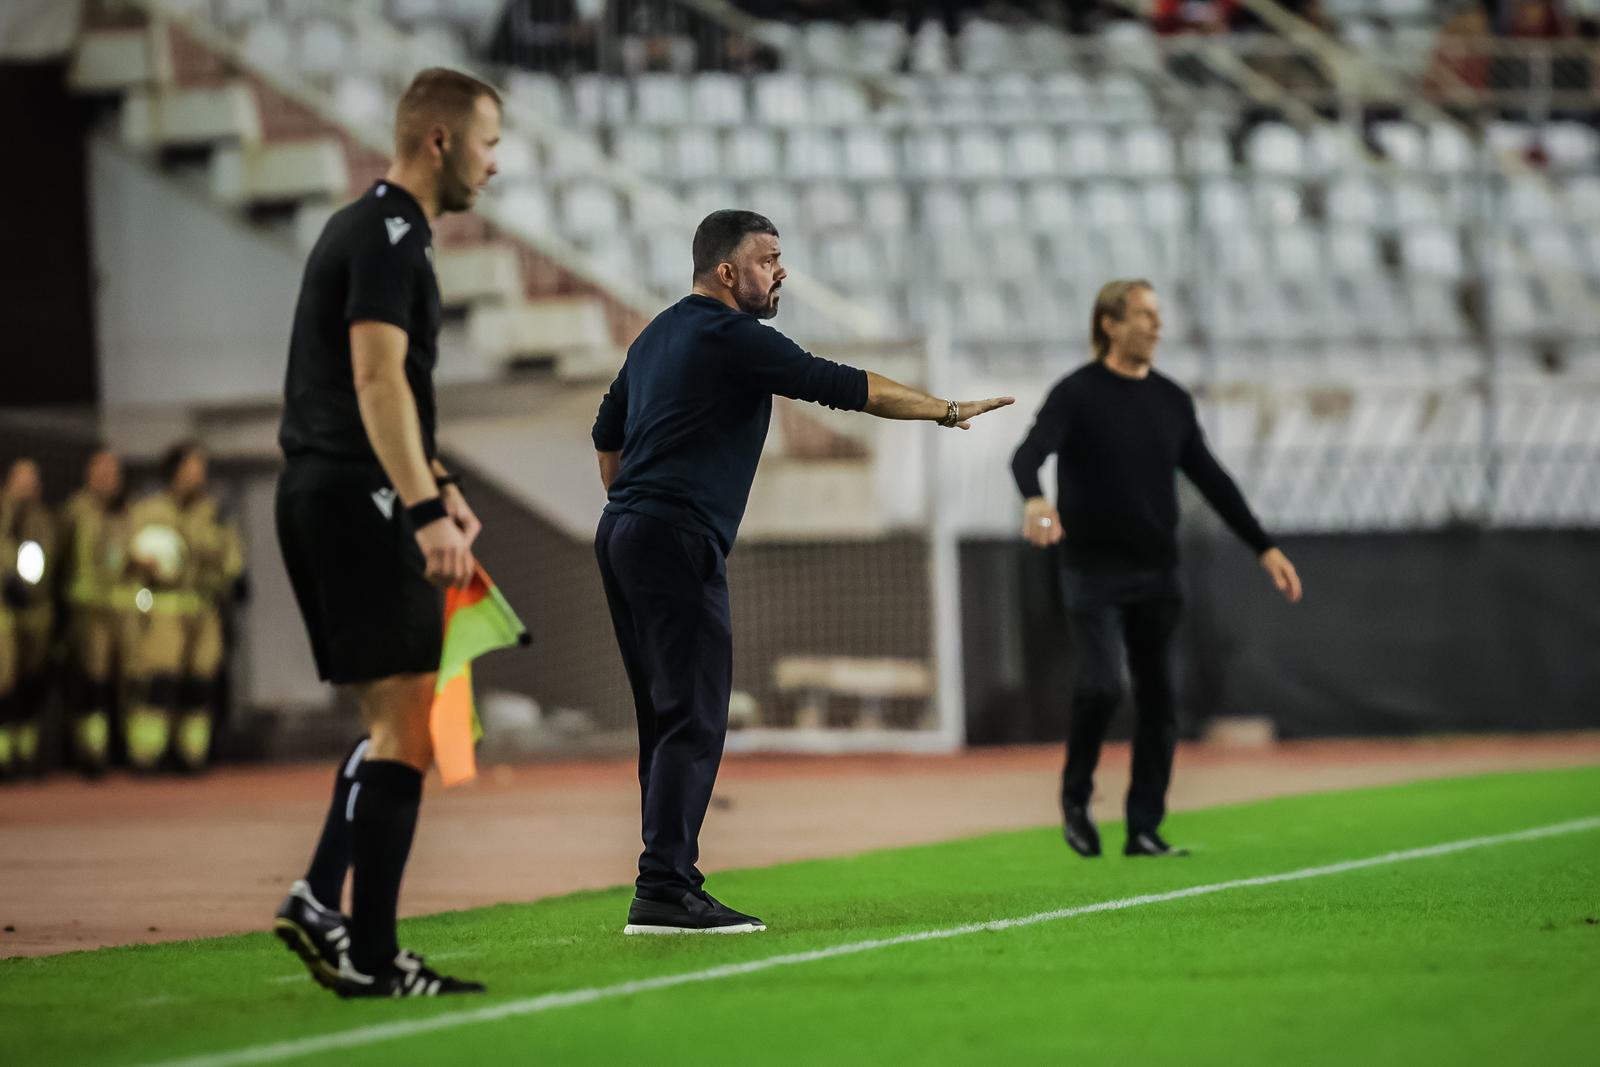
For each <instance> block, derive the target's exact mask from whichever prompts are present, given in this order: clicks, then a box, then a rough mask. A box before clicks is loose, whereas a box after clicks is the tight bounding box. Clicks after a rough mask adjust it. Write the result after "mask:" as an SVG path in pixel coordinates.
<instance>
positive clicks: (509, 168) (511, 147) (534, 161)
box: [384, 108, 541, 184]
mask: <svg viewBox="0 0 1600 1067" xmlns="http://www.w3.org/2000/svg"><path fill="white" fill-rule="evenodd" d="M384 110H385V112H387V110H388V109H387V108H385V109H384ZM495 158H496V163H497V165H498V166H499V168H500V175H501V180H502V181H505V182H506V183H508V184H511V183H519V182H527V181H529V180H531V179H533V178H534V177H535V176H536V175H537V174H538V173H539V171H540V169H541V168H540V166H539V150H538V149H537V148H535V147H534V145H533V142H532V141H530V140H528V139H527V138H526V137H524V136H523V135H522V134H520V133H517V132H516V131H515V130H507V131H505V132H503V133H502V134H501V135H500V146H499V148H498V149H497V150H496V152H495Z"/></svg>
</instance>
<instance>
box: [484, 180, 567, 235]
mask: <svg viewBox="0 0 1600 1067" xmlns="http://www.w3.org/2000/svg"><path fill="white" fill-rule="evenodd" d="M494 199H495V202H496V203H498V204H499V205H500V207H501V209H502V210H503V211H504V212H505V213H506V214H507V215H508V216H510V217H511V218H513V219H515V220H516V222H517V223H518V224H519V225H521V226H525V227H527V228H528V229H529V230H531V231H533V232H536V233H551V232H554V230H555V226H554V213H553V212H552V211H551V210H550V197H549V195H548V194H547V193H546V192H545V191H544V190H543V189H541V188H538V187H536V186H531V185H519V186H515V187H508V188H506V189H505V190H503V191H501V192H500V193H499V194H498V195H497V196H496V197H495V198H494Z"/></svg>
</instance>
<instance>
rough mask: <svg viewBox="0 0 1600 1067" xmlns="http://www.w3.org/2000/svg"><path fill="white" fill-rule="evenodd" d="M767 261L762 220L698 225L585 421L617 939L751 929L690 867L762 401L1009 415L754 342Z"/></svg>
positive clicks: (716, 726)
mask: <svg viewBox="0 0 1600 1067" xmlns="http://www.w3.org/2000/svg"><path fill="white" fill-rule="evenodd" d="M781 257H782V250H781V248H780V247H779V244H778V231H777V229H776V228H775V227H774V226H773V225H772V223H771V222H770V221H768V220H767V219H766V218H765V217H763V216H761V215H758V214H756V213H755V212H752V211H716V212H713V213H712V214H710V215H708V216H706V218H705V220H704V221H702V222H701V223H700V226H699V228H698V229H697V230H696V231H695V235H694V247H693V258H694V288H693V291H692V292H691V293H690V295H688V296H686V297H684V298H683V299H682V300H679V301H678V302H677V303H676V304H673V305H672V306H671V307H669V308H667V309H666V310H665V311H663V312H661V314H659V315H657V316H656V317H655V319H654V320H652V321H651V323H650V324H649V325H648V326H646V327H645V329H644V332H643V333H641V334H640V335H639V337H638V339H637V340H635V341H634V343H633V345H632V347H630V348H629V349H628V355H627V359H626V360H625V361H624V362H623V365H622V370H621V371H620V373H618V375H617V378H616V380H615V381H614V382H612V383H611V388H610V390H609V391H608V392H607V393H606V396H605V399H604V400H602V401H601V404H600V411H599V414H598V415H597V417H596V418H595V423H594V446H595V449H596V451H597V452H598V454H599V463H600V480H601V481H602V482H603V483H604V484H605V486H606V489H607V491H608V497H609V500H608V503H607V504H606V508H605V514H604V515H602V516H601V519H600V526H599V529H598V531H597V532H596V534H595V555H596V557H597V558H598V560H599V564H600V576H601V579H602V582H603V584H604V586H605V593H606V601H607V603H608V604H609V606H610V608H611V621H612V624H613V626H614V628H615V630H616V635H617V645H618V647H619V649H620V650H621V652H622V663H623V667H624V668H625V669H626V671H627V675H628V682H629V685H630V687H631V688H632V691H633V701H634V711H635V713H636V716H637V719H638V727H639V788H640V792H641V799H642V814H643V829H642V837H643V839H644V852H643V854H642V855H641V856H640V857H639V876H638V879H637V881H636V883H635V891H634V900H633V903H632V905H631V906H630V907H629V909H628V922H627V925H626V926H624V927H623V932H624V933H629V934H654V933H741V932H748V931H756V930H764V929H766V926H765V924H764V923H762V921H761V920H760V919H757V918H756V917H755V916H753V915H746V914H744V913H741V912H738V911H735V910H733V909H732V908H729V907H727V906H726V905H724V904H722V903H721V902H720V901H718V900H717V899H716V898H715V897H713V896H711V895H710V894H709V893H707V892H706V891H705V889H704V878H703V877H702V875H701V873H700V871H699V870H698V869H697V867H696V866H695V863H696V861H697V859H698V858H699V848H700V846H699V837H700V826H701V823H702V822H704V820H705V815H706V806H707V805H708V804H709V803H710V801H711V791H712V787H713V786H714V784H715V783H716V778H717V766H718V764H719V763H720V761H721V759H722V745H723V740H724V738H725V737H726V735H727V727H728V696H729V692H730V690H731V687H732V684H733V627H732V619H731V616H730V614H729V610H728V572H727V555H728V553H729V552H730V551H731V550H732V549H733V542H734V538H735V536H736V535H737V534H738V530H739V522H740V520H741V519H742V518H743V517H744V509H745V503H746V501H747V500H748V499H749V496H750V485H751V482H752V480H753V479H754V478H755V473H756V464H757V462H758V461H759V460H760V458H761V448H762V444H763V442H765V440H766V437H767V424H768V422H769V421H770V420H771V417H772V397H773V395H774V394H776V395H778V396H785V397H790V398H792V399H795V400H809V401H812V402H815V403H819V404H826V405H828V406H829V407H833V408H839V409H843V410H846V411H865V412H867V413H868V414H870V415H877V416H879V417H881V418H886V419H922V420H925V421H929V422H937V423H939V424H940V425H942V426H948V427H960V428H961V429H966V428H967V426H968V422H969V420H970V419H973V418H975V417H977V416H978V415H981V414H983V413H984V412H986V411H991V410H993V409H995V408H997V407H1003V406H1005V405H1007V404H1010V403H1011V402H1012V400H1011V398H1010V397H999V398H996V399H990V400H977V401H960V402H957V401H953V400H936V399H934V398H933V397H931V396H929V395H927V394H926V393H923V392H920V391H918V390H916V389H912V388H909V387H908V386H904V385H900V384H898V383H896V382H893V381H890V380H889V379H888V378H884V377H882V376H880V375H877V374H873V373H871V372H869V371H862V370H857V369H855V368H854V367H846V366H842V365H841V364H838V363H832V362H830V361H828V360H826V359H821V358H818V357H817V356H813V355H811V354H810V353H808V352H806V351H805V350H803V349H802V348H801V347H800V346H799V345H797V344H795V343H794V342H793V341H791V340H789V339H788V338H787V337H785V336H784V335H783V334H781V333H779V332H778V331H777V330H773V329H768V328H767V327H766V326H764V325H762V323H761V321H760V320H762V319H770V318H772V317H773V316H774V315H776V314H777V312H778V301H779V299H780V297H779V289H780V288H781V287H782V285H783V280H784V278H785V276H786V274H787V272H786V271H785V270H784V268H783V266H782V264H781Z"/></svg>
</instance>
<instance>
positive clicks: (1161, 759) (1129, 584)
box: [1061, 566, 1183, 836]
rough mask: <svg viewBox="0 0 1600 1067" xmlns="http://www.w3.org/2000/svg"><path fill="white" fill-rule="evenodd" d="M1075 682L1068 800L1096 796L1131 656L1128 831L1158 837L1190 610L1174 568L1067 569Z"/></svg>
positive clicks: (1065, 784) (1079, 802) (1064, 788)
mask: <svg viewBox="0 0 1600 1067" xmlns="http://www.w3.org/2000/svg"><path fill="white" fill-rule="evenodd" d="M1062 591H1063V593H1064V595H1065V599H1066V607H1067V620H1068V624H1069V626H1070V628H1071V634H1072V643H1073V652H1074V656H1075V665H1076V680H1075V682H1074V684H1073V689H1072V722H1071V726H1070V727H1069V729H1068V732H1067V765H1066V770H1065V771H1064V772H1063V773H1062V777H1061V803H1062V804H1063V805H1064V806H1066V805H1074V806H1079V807H1082V806H1085V805H1087V804H1088V803H1089V798H1090V797H1091V796H1092V795H1093V794H1094V771H1095V767H1096V766H1097V765H1098V764H1099V762H1100V746H1101V745H1102V744H1103V743H1104V742H1105V736H1106V730H1107V728H1108V727H1109V726H1110V725H1111V719H1112V717H1113V716H1114V715H1115V714H1116V711H1117V708H1118V707H1120V706H1121V704H1122V697H1123V687H1122V666H1123V662H1124V657H1126V662H1127V666H1128V674H1129V676H1130V677H1131V678H1132V679H1133V701H1134V711H1135V712H1136V721H1135V726H1134V734H1133V768H1132V781H1131V783H1130V784H1129V786H1128V799H1127V820H1128V822H1127V827H1128V834H1129V835H1130V836H1131V835H1133V834H1138V833H1142V832H1145V831H1153V830H1155V829H1157V828H1158V827H1159V826H1160V825H1161V820H1162V818H1163V817H1165V815H1166V812H1167V786H1168V784H1169V783H1170V782H1171V780H1172V757H1173V753H1174V751H1175V749H1176V747H1177V742H1178V719H1177V707H1176V702H1175V700H1174V689H1175V685H1174V679H1173V674H1174V670H1173V636H1174V634H1175V633H1176V632H1177V628H1178V619H1179V617H1180V616H1181V615H1182V610H1183V592H1182V587H1181V586H1180V585H1179V582H1178V576H1177V572H1176V571H1165V570H1163V571H1123V572H1117V571H1090V570H1085V569H1081V568H1076V567H1070V566H1069V567H1064V568H1063V569H1062Z"/></svg>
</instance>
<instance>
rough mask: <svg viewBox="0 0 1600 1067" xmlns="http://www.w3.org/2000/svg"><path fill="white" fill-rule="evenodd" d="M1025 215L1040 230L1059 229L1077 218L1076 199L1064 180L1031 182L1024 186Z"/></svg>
mask: <svg viewBox="0 0 1600 1067" xmlns="http://www.w3.org/2000/svg"><path fill="white" fill-rule="evenodd" d="M1023 203H1024V205H1025V207H1026V211H1027V217H1028V218H1029V219H1031V220H1033V222H1034V224H1035V225H1037V226H1038V227H1039V228H1040V229H1042V230H1059V229H1061V228H1064V227H1067V226H1070V225H1072V224H1073V223H1075V222H1076V221H1077V220H1078V210H1077V200H1076V198H1075V197H1074V196H1073V195H1072V189H1071V188H1070V187H1069V186H1068V185H1067V184H1066V183H1064V182H1059V181H1041V182H1032V183H1030V184H1029V185H1027V186H1026V187H1025V188H1024V191H1023Z"/></svg>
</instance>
